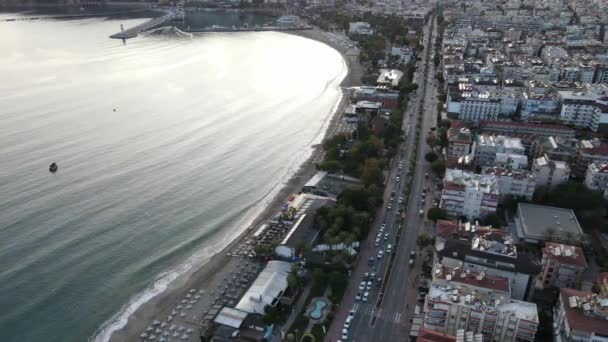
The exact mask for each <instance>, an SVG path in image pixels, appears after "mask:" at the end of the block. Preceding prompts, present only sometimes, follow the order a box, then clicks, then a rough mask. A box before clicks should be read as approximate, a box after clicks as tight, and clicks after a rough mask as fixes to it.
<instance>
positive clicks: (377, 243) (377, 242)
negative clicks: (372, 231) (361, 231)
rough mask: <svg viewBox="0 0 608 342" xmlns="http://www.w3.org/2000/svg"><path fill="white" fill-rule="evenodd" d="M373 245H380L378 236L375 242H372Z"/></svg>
mask: <svg viewBox="0 0 608 342" xmlns="http://www.w3.org/2000/svg"><path fill="white" fill-rule="evenodd" d="M374 246H376V247H378V246H380V238H376V242H374Z"/></svg>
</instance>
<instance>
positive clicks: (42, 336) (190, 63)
mask: <svg viewBox="0 0 608 342" xmlns="http://www.w3.org/2000/svg"><path fill="white" fill-rule="evenodd" d="M9 16H14V15H3V14H0V19H1V18H6V17H9ZM139 22H141V20H127V19H121V20H106V19H101V18H97V19H87V20H70V21H55V20H49V21H13V22H1V21H0V46H2V48H1V49H2V53H1V54H0V75H2V81H1V82H0V103H1V104H2V106H1V109H0V166H1V167H0V194H1V195H0V308H1V309H0V341H2V342H17V341H19V342H29V341H47V342H72V341H75V342H83V341H87V339H89V338H91V339H95V340H98V341H105V340H107V338H108V336H110V333H111V332H112V331H113V330H115V329H118V328H120V327H121V326H122V325H124V323H125V322H126V319H127V317H128V315H129V313H130V312H132V311H133V310H134V309H135V308H137V307H138V306H140V305H141V304H142V303H143V302H146V301H147V300H149V299H150V298H151V297H152V296H154V295H155V294H158V293H159V292H161V291H163V290H164V289H165V288H166V287H167V286H168V283H169V282H170V281H171V280H173V279H174V278H175V277H177V276H178V275H180V274H187V273H188V272H192V271H193V270H194V267H195V265H198V264H200V263H201V262H203V261H204V260H206V259H207V258H209V257H210V256H211V255H212V254H213V253H215V252H217V251H218V250H219V249H220V248H222V247H223V246H225V245H226V244H227V243H228V242H230V241H231V240H232V239H233V238H234V237H235V236H237V234H238V233H239V232H241V231H242V230H244V229H246V228H247V226H248V224H249V222H250V221H251V219H252V218H253V217H254V216H255V215H256V214H257V213H259V212H260V211H261V210H263V208H264V206H265V205H266V204H267V203H268V202H269V201H270V200H271V198H272V197H273V196H274V194H275V193H276V192H278V190H279V189H280V188H281V186H282V185H283V184H284V182H285V181H286V180H287V179H288V177H289V176H290V175H291V174H293V173H294V172H295V171H296V170H297V168H298V167H299V165H300V164H301V163H302V162H303V160H305V159H306V158H307V157H308V156H309V155H310V152H311V151H312V149H311V146H312V145H314V144H316V143H319V142H320V140H321V139H322V135H323V132H324V127H325V126H326V125H327V122H328V120H329V117H330V113H331V111H332V109H333V108H334V106H335V104H336V102H337V100H338V99H339V97H340V90H339V87H338V85H339V83H340V81H341V79H342V78H343V77H344V75H345V74H346V68H345V65H344V62H343V60H342V58H341V56H340V54H339V53H338V52H336V51H335V50H332V49H330V48H328V47H327V46H325V45H323V44H321V43H318V42H314V41H311V40H308V39H304V38H300V37H295V36H291V35H287V34H282V33H272V32H267V33H242V34H241V33H237V34H207V35H197V36H195V37H194V38H192V39H184V38H180V39H177V38H172V37H164V36H147V37H140V38H136V39H133V40H128V41H127V42H126V44H125V45H123V43H122V42H121V41H120V40H113V39H108V36H109V35H111V34H113V33H116V32H117V31H119V30H120V24H124V26H125V27H131V26H133V25H135V24H136V23H139ZM53 162H56V163H57V165H58V166H59V170H58V171H57V172H56V173H54V174H52V173H50V172H49V171H48V168H49V165H50V164H51V163H53Z"/></svg>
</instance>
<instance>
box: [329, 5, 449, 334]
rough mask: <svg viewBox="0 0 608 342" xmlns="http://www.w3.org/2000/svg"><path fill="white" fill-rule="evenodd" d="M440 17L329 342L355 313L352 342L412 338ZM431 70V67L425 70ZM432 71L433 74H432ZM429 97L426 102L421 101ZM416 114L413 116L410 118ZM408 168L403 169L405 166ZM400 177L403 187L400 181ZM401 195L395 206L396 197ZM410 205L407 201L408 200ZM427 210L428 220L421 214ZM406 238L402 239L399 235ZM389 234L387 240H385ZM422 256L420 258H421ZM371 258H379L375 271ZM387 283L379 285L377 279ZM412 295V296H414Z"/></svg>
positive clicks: (428, 201)
mask: <svg viewBox="0 0 608 342" xmlns="http://www.w3.org/2000/svg"><path fill="white" fill-rule="evenodd" d="M434 20H435V19H434V16H433V17H432V18H431V19H429V22H428V23H427V24H426V26H425V27H424V40H423V41H424V42H425V43H424V45H425V47H426V48H425V50H424V51H423V53H422V56H421V58H422V62H420V63H418V65H419V70H418V71H417V72H416V73H415V75H414V79H415V82H416V83H418V85H419V87H418V90H417V93H416V94H415V95H413V96H411V98H410V102H409V106H408V108H407V109H406V113H405V115H404V121H403V131H404V132H405V133H407V135H406V138H405V141H404V142H403V143H402V144H401V148H403V151H404V152H403V154H402V156H401V157H399V155H398V156H397V158H395V159H396V160H394V161H393V162H392V165H391V169H390V172H389V178H388V181H387V186H386V189H385V193H384V205H383V206H382V208H380V209H379V211H378V215H377V218H376V220H375V222H374V224H373V226H372V228H371V230H370V234H369V236H368V239H367V241H366V242H365V243H364V244H363V245H362V246H363V247H362V248H361V251H360V254H359V256H358V260H357V263H356V266H355V269H354V270H353V273H352V276H351V279H350V283H349V286H348V288H347V290H346V293H345V295H344V298H343V300H342V303H341V304H340V306H339V307H338V309H337V311H336V315H335V318H334V320H333V323H332V325H331V327H330V329H329V331H328V334H327V336H326V338H325V341H337V340H340V341H342V340H341V333H342V329H343V325H344V321H345V320H346V317H347V315H348V313H349V311H350V310H351V309H352V310H354V311H355V316H354V319H353V322H352V324H351V327H350V329H349V332H348V340H349V341H405V340H407V339H408V336H409V320H410V316H411V314H412V311H413V309H414V306H415V302H416V298H417V296H418V290H417V287H418V281H417V280H418V274H419V272H420V266H421V263H422V258H421V257H419V256H418V254H416V257H415V262H414V264H413V265H410V264H409V261H410V253H411V252H412V251H416V237H417V236H418V232H419V230H420V227H421V226H423V225H425V222H426V219H425V216H426V209H427V208H429V207H430V206H431V205H432V202H433V198H432V195H430V194H428V193H427V194H426V196H425V195H423V194H422V193H423V190H424V189H425V188H427V187H428V188H430V189H432V188H434V185H433V184H432V183H430V182H431V180H432V177H430V176H429V177H426V176H425V174H427V173H428V174H430V172H431V171H430V165H429V163H428V162H426V160H425V159H424V154H425V153H427V152H428V151H430V148H429V147H428V145H427V144H426V138H427V136H428V134H429V130H430V128H431V127H433V126H435V125H436V117H437V113H436V91H435V88H434V85H433V77H434V75H435V73H434V65H433V63H432V62H430V63H426V62H428V61H430V58H429V56H430V54H429V50H431V49H432V48H433V44H432V43H431V40H429V38H430V37H429V34H430V33H431V32H430V29H431V28H432V29H433V32H432V34H433V37H434V36H435V35H436V30H435V29H434V25H433V24H432V23H434ZM425 65H426V66H425ZM427 69H428V70H427ZM420 97H423V100H422V101H421V100H420ZM421 107H422V113H423V114H424V115H423V118H422V121H421V127H420V138H419V139H420V140H419V145H418V151H417V153H416V151H415V146H416V144H415V141H416V125H417V123H418V116H419V115H420V109H421ZM410 114H411V115H410ZM415 153H416V165H415V168H414V170H413V171H414V172H413V181H412V183H411V186H412V188H411V189H410V191H409V192H407V193H406V194H404V190H407V189H405V185H404V183H405V179H406V174H407V173H408V171H409V170H410V167H411V165H410V160H411V158H412V157H413V156H414V154H415ZM400 162H401V163H402V168H400V167H399V163H400ZM397 176H398V177H399V181H397V179H396V177H397ZM393 191H394V192H395V195H394V199H393V200H392V201H391V192H393ZM400 196H403V197H409V199H408V200H407V208H406V209H407V211H406V216H405V225H404V227H400V225H399V223H398V220H397V219H398V215H399V207H400V205H399V200H398V199H399V197H400ZM404 200H405V198H404ZM421 209H424V215H422V216H421V215H420V214H419V211H420V210H421ZM383 224H384V225H385V227H384V228H383V230H382V231H383V233H382V237H381V238H380V242H379V246H377V247H376V246H375V243H376V239H377V237H378V232H380V230H381V229H382V225H383ZM399 232H400V234H399ZM386 233H388V237H387V240H386V241H385V240H384V235H385V234H386ZM389 244H390V245H391V246H392V252H393V253H394V254H393V255H392V257H393V261H392V262H390V259H391V254H390V253H388V252H387V246H388V245H389ZM379 251H383V256H382V257H381V258H378V252H379ZM416 253H418V252H416ZM370 257H374V259H375V260H374V261H373V265H368V263H371V261H370ZM372 272H374V273H376V279H373V284H372V287H371V291H369V298H368V300H367V302H364V301H361V300H359V301H357V300H356V299H355V297H356V295H357V293H358V292H366V291H367V290H364V291H360V290H359V286H360V283H361V281H363V279H364V275H365V273H372ZM378 277H381V278H382V282H381V283H380V284H379V283H378V280H377V278H378ZM408 290H409V291H408Z"/></svg>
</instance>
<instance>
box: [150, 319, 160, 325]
mask: <svg viewBox="0 0 608 342" xmlns="http://www.w3.org/2000/svg"><path fill="white" fill-rule="evenodd" d="M159 324H160V321H159V320H154V323H152V325H159Z"/></svg>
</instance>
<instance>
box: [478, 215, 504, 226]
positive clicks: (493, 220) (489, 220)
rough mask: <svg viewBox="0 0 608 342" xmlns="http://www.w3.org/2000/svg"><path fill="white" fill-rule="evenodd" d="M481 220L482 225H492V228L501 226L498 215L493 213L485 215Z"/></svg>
mask: <svg viewBox="0 0 608 342" xmlns="http://www.w3.org/2000/svg"><path fill="white" fill-rule="evenodd" d="M481 222H482V224H483V225H486V226H492V227H494V228H500V227H502V222H501V220H500V217H498V215H496V214H494V213H492V214H488V215H486V216H485V217H484V218H483V220H481Z"/></svg>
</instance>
